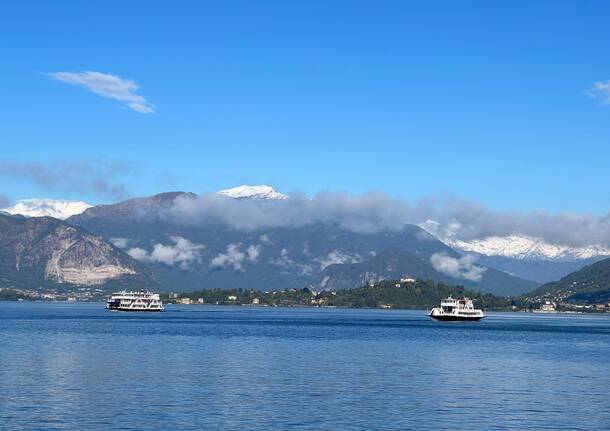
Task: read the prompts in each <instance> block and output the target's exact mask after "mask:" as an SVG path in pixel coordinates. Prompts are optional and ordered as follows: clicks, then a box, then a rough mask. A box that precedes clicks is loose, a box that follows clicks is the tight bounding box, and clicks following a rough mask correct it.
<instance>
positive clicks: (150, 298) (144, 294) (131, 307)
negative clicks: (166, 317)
mask: <svg viewBox="0 0 610 431" xmlns="http://www.w3.org/2000/svg"><path fill="white" fill-rule="evenodd" d="M106 310H116V311H163V302H161V297H160V296H159V294H158V293H152V292H149V291H148V290H141V291H139V292H129V291H126V290H122V291H120V292H116V293H113V294H112V296H111V297H110V299H108V301H106Z"/></svg>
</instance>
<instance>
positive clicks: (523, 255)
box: [420, 220, 610, 261]
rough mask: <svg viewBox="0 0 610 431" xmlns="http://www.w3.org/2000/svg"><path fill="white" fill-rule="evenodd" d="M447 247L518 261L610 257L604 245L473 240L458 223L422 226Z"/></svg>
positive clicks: (507, 238)
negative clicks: (462, 236) (463, 236)
mask: <svg viewBox="0 0 610 431" xmlns="http://www.w3.org/2000/svg"><path fill="white" fill-rule="evenodd" d="M420 227H422V228H423V229H425V230H427V231H428V232H430V233H431V234H432V235H434V236H436V237H437V238H438V239H440V240H441V241H443V242H444V243H445V244H447V245H448V246H450V247H452V248H454V249H457V250H460V251H463V252H466V253H477V254H482V255H485V256H502V257H509V258H513V259H518V260H556V261H573V260H583V259H590V258H594V257H598V256H610V248H608V247H605V246H603V245H590V246H586V247H570V246H566V245H557V244H550V243H548V242H546V241H545V240H543V239H541V238H534V237H530V236H526V235H508V236H489V237H486V238H479V239H473V240H463V239H460V238H459V228H460V226H459V225H457V224H450V225H449V226H448V227H443V226H441V225H440V224H439V223H437V222H435V221H433V220H427V221H426V222H425V223H422V224H421V225H420Z"/></svg>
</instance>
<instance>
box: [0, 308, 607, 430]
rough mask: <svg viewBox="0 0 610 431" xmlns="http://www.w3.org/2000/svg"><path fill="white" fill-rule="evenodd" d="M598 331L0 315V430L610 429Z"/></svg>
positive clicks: (597, 321) (327, 314)
mask: <svg viewBox="0 0 610 431" xmlns="http://www.w3.org/2000/svg"><path fill="white" fill-rule="evenodd" d="M609 365H610V317H608V316H587V315H532V314H511V313H506V314H492V315H490V316H489V317H488V318H487V319H485V320H483V321H481V322H479V323H468V324H464V323H439V322H434V321H431V320H429V319H428V318H427V317H426V316H425V314H424V313H423V312H421V311H395V310H339V309H277V308H275V309H271V308H250V307H241V308H239V307H213V306H169V307H168V308H167V311H166V312H164V313H157V314H155V313H152V314H138V313H135V314H129V313H111V312H105V311H104V310H103V305H102V304H62V303H24V302H22V303H0V428H1V429H7V430H16V429H45V430H46V429H61V430H64V429H65V430H85V429H87V430H88V429H103V430H110V429H134V430H135V429H138V430H140V429H165V430H191V429H192V430H198V429H232V430H243V429H273V430H283V429H316V430H317V429H326V430H337V429H345V430H368V429H417V430H423V429H456V428H458V427H460V428H467V429H477V430H489V429H516V430H524V429H549V430H557V429H566V430H568V429H569V430H576V429H588V430H600V429H608V428H610V373H609V369H610V367H609Z"/></svg>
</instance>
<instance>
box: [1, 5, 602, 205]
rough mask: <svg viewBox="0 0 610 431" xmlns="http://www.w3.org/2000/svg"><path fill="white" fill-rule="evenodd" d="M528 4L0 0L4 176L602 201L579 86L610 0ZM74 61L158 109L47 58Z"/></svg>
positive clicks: (66, 188) (17, 195)
mask: <svg viewBox="0 0 610 431" xmlns="http://www.w3.org/2000/svg"><path fill="white" fill-rule="evenodd" d="M532 3H533V2H517V1H510V2H429V1H426V2H424V1H422V2H404V1H397V2H390V1H386V2H374V1H366V2H365V1H350V2H339V1H337V2H326V1H320V2H316V1H307V2H281V1H278V2H270V1H260V2H259V1H257V2H251V1H244V2H239V1H218V2H150V1H147V2H144V1H142V2H123V1H121V2H118V1H117V2H112V1H104V2H89V1H82V2H67V1H66V2H28V1H20V2H4V3H2V4H1V5H0V37H1V38H2V40H3V41H4V43H3V44H1V45H0V55H1V57H0V58H2V60H1V61H2V67H1V68H0V77H2V81H3V83H4V85H2V90H1V93H0V97H1V99H0V100H1V103H0V146H1V150H2V152H1V155H0V161H1V162H3V163H4V166H5V169H4V174H3V176H1V177H0V181H2V185H3V187H2V188H0V194H2V195H4V196H6V197H8V198H9V199H11V200H15V199H22V198H28V197H54V198H69V199H84V200H87V201H89V202H92V203H98V202H107V201H112V200H113V199H116V197H115V196H114V195H112V193H109V192H106V191H104V190H102V191H100V189H95V188H91V187H89V186H88V185H87V184H85V182H86V181H85V182H83V184H82V187H77V186H75V184H74V182H75V181H74V179H73V180H72V181H71V182H65V183H62V182H61V181H56V182H54V183H53V185H52V186H49V185H46V186H41V185H40V184H37V183H36V182H35V181H32V178H30V177H28V174H27V173H25V174H24V173H23V172H22V173H21V174H19V175H17V174H15V172H14V171H15V170H13V171H11V170H10V169H7V168H6V167H7V166H8V167H11V166H15V165H18V166H21V167H23V166H24V165H28V166H30V165H35V166H38V167H43V168H46V169H51V170H53V169H55V171H54V172H55V174H57V173H58V172H61V171H64V170H65V171H66V172H67V171H68V170H69V168H66V166H68V167H69V166H72V167H73V166H77V165H79V164H82V166H84V167H85V168H84V169H85V170H89V169H97V167H99V166H106V167H107V166H120V168H117V169H114V168H111V169H110V170H108V168H100V172H99V174H100V175H102V176H104V175H105V176H107V177H108V178H107V180H108V181H109V183H111V185H112V184H114V185H124V187H125V195H130V196H138V195H148V194H153V193H157V192H161V191H167V190H189V191H194V192H203V191H214V190H218V189H221V188H226V187H232V186H235V185H239V184H243V183H249V184H261V183H267V184H271V185H273V186H275V187H276V188H278V189H279V190H281V191H284V192H290V191H292V190H300V191H304V192H305V193H308V194H314V193H316V192H318V191H320V190H345V191H349V192H351V193H355V194H358V193H363V192H366V191H368V190H383V191H386V192H388V193H390V194H392V195H395V196H400V197H404V198H406V199H409V200H412V199H416V198H419V197H422V196H428V195H445V194H451V195H457V196H461V197H465V198H468V199H471V200H474V201H476V202H480V203H482V204H485V205H489V206H490V207H492V208H497V209H518V210H526V211H529V210H533V209H539V208H542V209H547V210H550V211H560V210H569V211H577V212H593V213H597V214H601V213H604V212H606V211H608V208H609V207H610V191H609V189H608V184H610V169H608V168H607V164H608V160H610V146H609V143H610V142H609V136H610V121H609V119H610V105H607V104H604V103H603V102H604V96H605V93H604V91H602V92H598V93H597V94H598V96H599V97H597V98H593V97H591V96H590V95H588V92H589V91H590V90H591V88H592V87H593V85H594V82H606V81H608V80H610V27H608V25H607V22H608V16H610V5H608V4H604V3H603V2H586V1H573V2H557V1H553V2H536V3H535V4H532ZM83 71H96V72H101V73H104V74H112V75H114V76H116V77H121V78H123V79H130V80H133V81H135V82H137V85H138V86H139V89H138V90H137V94H139V95H141V96H142V97H144V98H145V100H146V103H148V104H150V106H152V107H153V108H151V109H154V111H155V113H148V114H147V113H141V112H137V111H135V110H133V109H130V108H129V107H128V106H127V105H126V104H125V103H123V102H121V101H119V100H113V99H109V98H104V97H100V96H99V95H96V94H94V93H93V92H91V91H88V90H87V89H86V88H81V87H79V86H76V85H72V84H70V83H67V82H62V81H60V80H58V79H56V78H54V77H53V75H51V74H53V73H57V72H71V73H80V72H83ZM99 161H101V163H102V164H101V165H99V163H100V162H99ZM22 171H23V169H22ZM7 172H8V173H7ZM28 172H29V171H28ZM66 175H70V174H69V173H67V174H66ZM72 175H73V173H72Z"/></svg>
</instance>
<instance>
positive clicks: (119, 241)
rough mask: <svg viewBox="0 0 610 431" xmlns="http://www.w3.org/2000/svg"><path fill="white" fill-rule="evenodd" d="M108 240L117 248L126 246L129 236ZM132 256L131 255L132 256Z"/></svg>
mask: <svg viewBox="0 0 610 431" xmlns="http://www.w3.org/2000/svg"><path fill="white" fill-rule="evenodd" d="M110 242H111V243H112V244H113V245H114V246H115V247H118V248H127V246H128V245H129V243H130V242H131V240H130V239H129V238H110ZM132 257H133V256H132Z"/></svg>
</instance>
